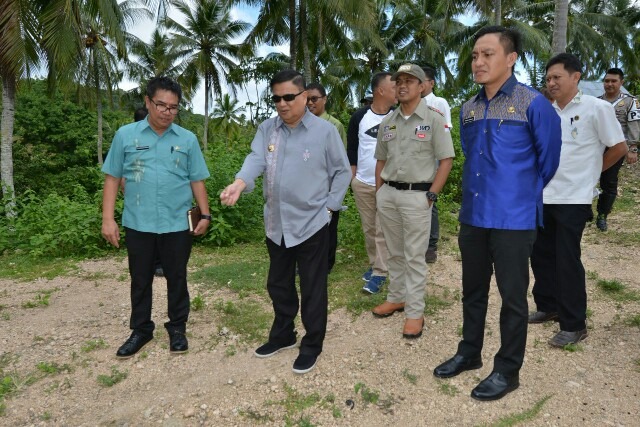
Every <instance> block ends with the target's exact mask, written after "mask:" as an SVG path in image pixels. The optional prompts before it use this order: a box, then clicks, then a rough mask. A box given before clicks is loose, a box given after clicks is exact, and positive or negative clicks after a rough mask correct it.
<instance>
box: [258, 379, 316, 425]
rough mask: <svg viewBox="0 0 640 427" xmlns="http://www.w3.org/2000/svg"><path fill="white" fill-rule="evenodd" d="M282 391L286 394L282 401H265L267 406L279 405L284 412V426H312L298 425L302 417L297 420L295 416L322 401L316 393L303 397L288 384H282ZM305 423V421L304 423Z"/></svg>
mask: <svg viewBox="0 0 640 427" xmlns="http://www.w3.org/2000/svg"><path fill="white" fill-rule="evenodd" d="M284 391H285V393H286V394H287V397H285V398H284V399H282V400H277V401H267V402H266V404H267V405H279V406H282V408H283V409H284V410H285V412H286V416H285V424H286V425H291V426H293V425H312V424H300V421H302V420H303V418H305V417H302V415H300V416H299V417H298V418H297V419H296V417H297V414H299V413H301V412H302V411H304V410H305V409H307V408H310V407H312V406H314V405H316V404H317V403H320V402H321V401H322V398H321V397H320V395H319V394H318V393H311V394H309V395H304V394H302V393H300V392H298V391H296V390H294V389H293V388H292V387H291V386H289V385H288V384H286V383H285V384H284ZM305 422H306V421H305Z"/></svg>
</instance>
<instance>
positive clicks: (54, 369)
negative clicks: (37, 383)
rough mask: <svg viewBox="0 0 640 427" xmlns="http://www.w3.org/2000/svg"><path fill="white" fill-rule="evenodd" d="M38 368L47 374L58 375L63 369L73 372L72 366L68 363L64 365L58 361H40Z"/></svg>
mask: <svg viewBox="0 0 640 427" xmlns="http://www.w3.org/2000/svg"><path fill="white" fill-rule="evenodd" d="M36 368H37V369H38V371H40V372H42V373H43V374H44V375H45V376H46V375H57V374H59V373H61V372H63V371H64V372H67V373H71V371H72V370H73V369H72V368H71V366H69V365H68V364H66V363H65V364H64V365H60V364H58V363H56V362H39V363H38V364H37V365H36Z"/></svg>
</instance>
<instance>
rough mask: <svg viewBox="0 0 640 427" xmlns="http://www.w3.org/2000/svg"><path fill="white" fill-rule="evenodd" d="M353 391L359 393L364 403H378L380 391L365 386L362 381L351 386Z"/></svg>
mask: <svg viewBox="0 0 640 427" xmlns="http://www.w3.org/2000/svg"><path fill="white" fill-rule="evenodd" d="M353 391H355V392H356V394H358V393H360V396H362V400H363V401H364V403H365V405H366V404H369V403H373V404H374V405H375V404H377V403H378V399H380V393H379V392H378V391H376V390H374V389H372V388H369V387H367V386H366V385H364V384H363V383H357V384H356V385H355V386H354V387H353Z"/></svg>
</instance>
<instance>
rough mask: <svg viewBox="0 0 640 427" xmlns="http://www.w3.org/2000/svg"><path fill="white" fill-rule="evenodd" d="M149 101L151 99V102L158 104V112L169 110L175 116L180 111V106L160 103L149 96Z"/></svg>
mask: <svg viewBox="0 0 640 427" xmlns="http://www.w3.org/2000/svg"><path fill="white" fill-rule="evenodd" d="M149 101H151V103H152V104H153V105H155V106H156V111H157V112H158V113H166V112H167V111H168V112H169V113H171V114H173V115H174V116H175V115H176V114H178V113H179V112H180V107H169V106H168V105H165V104H158V103H157V102H155V101H154V100H153V99H151V98H149Z"/></svg>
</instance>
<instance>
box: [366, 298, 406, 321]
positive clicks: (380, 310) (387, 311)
mask: <svg viewBox="0 0 640 427" xmlns="http://www.w3.org/2000/svg"><path fill="white" fill-rule="evenodd" d="M396 311H404V303H403V302H399V303H395V302H389V301H385V302H383V303H382V304H380V305H379V306H377V307H375V308H374V309H373V310H371V312H372V313H373V315H374V316H376V317H389V316H391V315H392V314H393V313H395V312H396Z"/></svg>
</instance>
